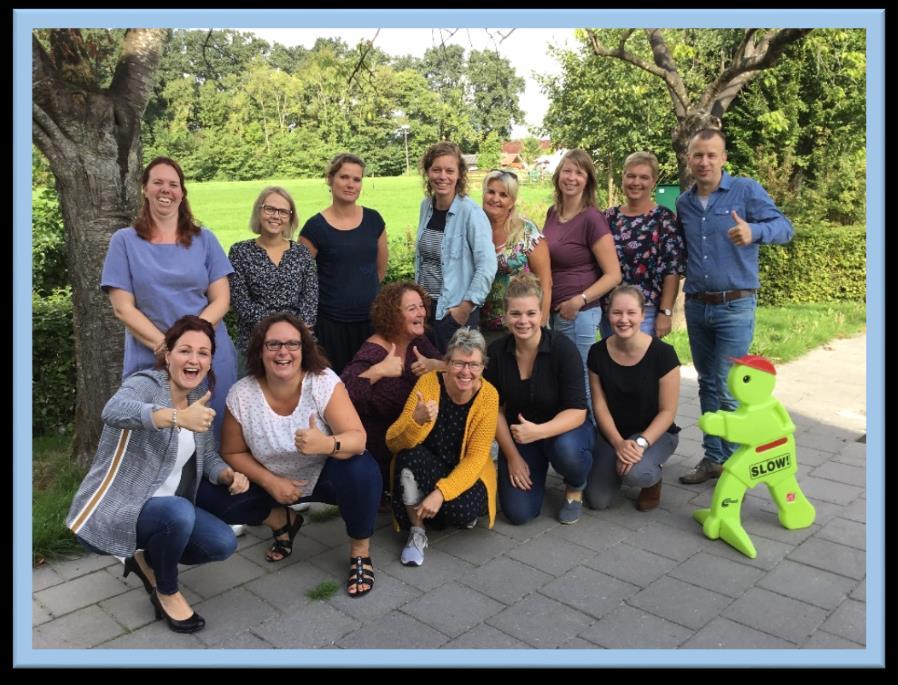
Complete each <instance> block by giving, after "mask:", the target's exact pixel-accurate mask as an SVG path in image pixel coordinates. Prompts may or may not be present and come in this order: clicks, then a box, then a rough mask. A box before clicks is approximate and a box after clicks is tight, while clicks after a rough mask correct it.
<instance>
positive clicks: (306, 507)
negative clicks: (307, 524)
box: [290, 502, 312, 511]
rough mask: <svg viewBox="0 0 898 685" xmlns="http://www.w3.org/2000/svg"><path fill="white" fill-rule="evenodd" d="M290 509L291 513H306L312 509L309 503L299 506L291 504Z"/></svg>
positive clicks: (302, 503)
mask: <svg viewBox="0 0 898 685" xmlns="http://www.w3.org/2000/svg"><path fill="white" fill-rule="evenodd" d="M290 508H291V509H292V510H293V511H308V510H309V509H311V508H312V503H311V502H300V503H299V504H291V505H290Z"/></svg>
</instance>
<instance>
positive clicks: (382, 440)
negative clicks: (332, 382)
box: [340, 281, 445, 484]
mask: <svg viewBox="0 0 898 685" xmlns="http://www.w3.org/2000/svg"><path fill="white" fill-rule="evenodd" d="M430 304H431V302H430V297H429V296H428V295H427V293H426V292H424V289H423V288H422V287H421V286H420V285H418V284H417V283H414V282H412V281H398V282H395V283H390V284H389V285H386V286H384V288H383V290H381V291H380V293H379V294H378V295H377V297H376V298H375V300H374V304H373V305H372V306H371V323H372V324H373V326H374V331H375V332H374V335H372V336H371V337H370V338H368V339H367V340H366V341H365V342H364V344H363V345H362V346H361V348H359V351H358V352H356V355H355V357H353V359H352V361H350V362H349V364H347V365H346V367H345V368H344V369H343V373H342V374H340V380H342V381H343V384H344V385H345V386H346V390H347V391H348V392H349V398H350V399H351V400H352V403H353V405H355V408H356V411H357V412H358V413H359V417H360V418H361V419H362V425H363V426H364V427H365V432H366V433H367V435H368V445H367V447H368V451H369V452H371V454H373V455H374V457H375V458H376V459H377V463H378V464H379V465H380V469H381V473H382V474H383V477H384V484H387V483H389V482H390V479H389V478H388V476H389V469H390V459H391V458H392V454H391V453H390V451H389V450H388V449H387V445H386V435H387V429H388V428H389V427H390V425H391V424H392V423H393V422H394V421H396V419H397V418H399V414H401V413H402V408H403V406H404V405H405V402H406V400H407V399H408V396H409V393H411V391H412V388H413V387H414V385H415V382H416V381H417V380H418V377H419V376H421V375H423V374H425V373H427V372H429V371H434V370H439V371H445V363H444V362H443V360H442V355H441V354H440V352H439V350H437V348H436V347H434V345H433V343H431V342H430V340H428V339H427V338H426V337H425V335H424V322H425V321H426V320H427V310H428V308H429V307H430Z"/></svg>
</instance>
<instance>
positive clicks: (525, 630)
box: [487, 594, 592, 647]
mask: <svg viewBox="0 0 898 685" xmlns="http://www.w3.org/2000/svg"><path fill="white" fill-rule="evenodd" d="M487 623H488V624H489V625H491V626H493V627H495V628H498V629H499V630H501V631H502V632H503V633H506V634H507V635H511V636H512V637H514V638H517V639H518V640H521V641H522V642H526V643H527V644H528V645H530V646H531V647H559V646H561V645H562V644H564V643H565V642H567V641H568V640H570V639H571V638H573V637H575V636H577V635H578V634H579V633H581V632H583V630H585V629H586V628H588V627H589V626H590V624H591V623H592V619H591V618H590V617H589V616H587V615H586V614H583V613H580V612H579V611H576V610H574V609H571V608H570V607H567V606H565V605H564V604H561V603H560V602H556V601H555V600H553V599H549V598H548V597H543V596H542V595H540V594H532V595H529V596H528V597H525V598H524V599H522V600H521V601H520V602H518V603H517V604H515V605H514V606H512V607H509V608H508V609H505V610H504V611H502V612H500V613H499V614H496V615H495V616H493V617H492V618H490V619H488V620H487Z"/></svg>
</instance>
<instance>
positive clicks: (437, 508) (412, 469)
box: [387, 327, 499, 566]
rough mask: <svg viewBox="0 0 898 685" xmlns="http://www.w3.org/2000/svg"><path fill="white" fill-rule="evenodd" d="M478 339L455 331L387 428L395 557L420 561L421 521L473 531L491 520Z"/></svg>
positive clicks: (491, 410)
mask: <svg viewBox="0 0 898 685" xmlns="http://www.w3.org/2000/svg"><path fill="white" fill-rule="evenodd" d="M485 351H486V343H485V342H484V340H483V335H481V334H480V332H479V331H477V330H472V329H470V328H467V327H465V328H460V329H458V330H457V331H456V332H455V334H454V335H453V336H452V338H451V339H450V340H449V344H448V346H447V348H446V362H447V367H446V368H447V370H446V371H443V372H438V371H432V372H430V373H428V374H425V375H423V376H421V377H420V378H419V379H418V382H417V383H416V384H415V387H414V388H412V392H411V394H410V395H409V397H408V400H406V402H405V407H404V408H403V410H402V414H401V415H400V416H399V418H398V419H396V422H395V423H394V424H393V425H392V426H390V428H389V429H388V430H387V447H388V448H389V449H390V451H391V452H392V453H393V455H394V456H393V461H392V463H391V464H390V479H391V481H392V483H393V515H394V517H395V520H394V527H395V528H396V530H405V529H409V536H408V542H407V543H406V545H405V548H404V549H403V550H402V556H401V557H400V560H401V561H402V563H403V564H405V565H406V566H420V565H421V564H422V563H424V549H425V548H426V547H427V533H426V532H425V529H424V521H425V519H433V520H434V521H433V522H434V524H435V525H436V526H438V527H443V526H446V525H454V526H460V527H466V528H473V527H474V524H476V523H477V519H478V517H480V516H482V515H484V514H489V525H490V528H492V526H493V523H494V521H495V520H496V467H495V466H494V464H493V461H492V459H491V458H490V446H491V445H492V443H493V439H494V438H495V436H496V418H497V416H498V414H499V395H498V393H497V392H496V389H495V388H494V387H493V386H492V385H490V384H489V382H487V381H485V380H483V378H482V377H481V376H482V374H483V368H484V366H485V365H486V362H487V358H486V354H485Z"/></svg>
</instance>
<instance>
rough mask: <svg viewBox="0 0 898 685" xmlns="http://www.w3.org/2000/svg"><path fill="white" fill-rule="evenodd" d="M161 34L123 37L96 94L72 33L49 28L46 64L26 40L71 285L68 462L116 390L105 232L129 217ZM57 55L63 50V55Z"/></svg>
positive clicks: (88, 442)
mask: <svg viewBox="0 0 898 685" xmlns="http://www.w3.org/2000/svg"><path fill="white" fill-rule="evenodd" d="M167 36H168V32H167V31H162V30H155V29H147V30H144V29H138V30H131V31H129V32H128V33H127V34H126V36H125V40H124V45H123V49H122V55H121V57H120V58H119V63H118V65H117V68H116V74H115V77H114V78H113V83H112V85H111V86H110V87H109V88H108V89H102V90H101V89H99V88H98V87H96V85H95V84H93V83H91V82H90V78H91V77H92V76H93V73H92V71H91V67H90V66H89V65H90V61H89V57H88V53H87V50H85V49H84V45H83V42H82V41H81V38H80V35H79V34H78V32H77V31H74V30H58V31H56V30H54V31H52V32H51V37H50V40H51V43H53V44H54V48H58V49H54V57H55V60H54V59H51V58H50V56H49V55H48V54H47V53H46V51H45V50H44V49H43V47H42V46H41V45H40V44H39V43H38V41H37V40H36V39H32V57H33V63H32V77H33V78H32V82H33V85H32V97H33V104H32V124H33V128H32V131H33V135H34V143H35V144H36V145H37V146H38V147H39V148H40V150H41V152H43V153H44V155H45V156H46V157H47V160H48V161H49V163H50V168H51V169H52V171H53V174H54V176H55V177H56V189H57V192H58V193H59V202H60V209H61V211H62V217H63V225H64V227H65V240H66V252H67V256H68V263H69V274H70V277H71V281H72V305H73V307H72V309H73V323H74V338H75V363H76V372H77V388H76V390H77V396H76V405H75V438H74V443H73V447H72V449H73V458H74V459H75V460H76V461H77V462H79V463H80V464H87V463H89V462H90V460H91V459H92V457H93V453H94V450H95V449H96V445H97V442H98V440H99V434H100V430H101V428H102V424H101V420H100V414H101V412H102V409H103V406H104V405H105V404H106V402H107V400H108V399H109V398H110V397H111V396H112V394H113V393H114V392H115V391H116V390H117V389H118V386H119V384H120V382H121V373H122V352H123V341H124V331H123V328H122V325H121V324H120V323H119V322H118V321H117V320H116V319H115V317H114V316H113V314H112V308H111V307H110V305H109V301H108V299H107V297H106V295H105V294H104V293H103V292H102V291H101V290H100V288H99V285H100V274H101V271H102V266H103V260H104V258H105V256H106V251H107V249H108V246H109V239H110V237H111V236H112V233H113V232H115V231H116V230H117V229H119V228H122V227H123V226H128V225H130V224H131V223H132V220H133V218H134V216H135V214H136V211H137V207H138V199H139V192H140V174H141V171H142V162H141V154H140V152H141V150H140V123H141V117H142V116H143V112H144V109H145V108H146V105H147V102H148V100H149V96H150V93H151V91H152V87H153V80H154V78H155V73H156V70H157V68H158V66H159V60H160V58H161V49H162V45H163V43H164V41H165V39H166V38H167ZM61 48H65V49H61Z"/></svg>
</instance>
